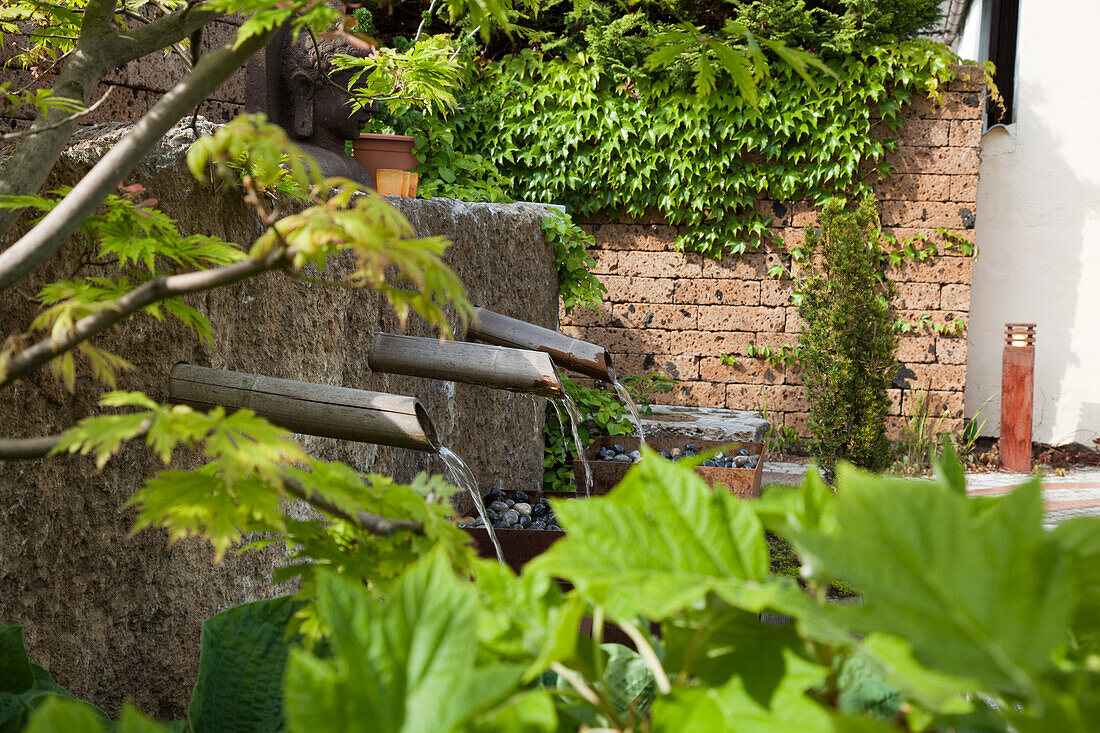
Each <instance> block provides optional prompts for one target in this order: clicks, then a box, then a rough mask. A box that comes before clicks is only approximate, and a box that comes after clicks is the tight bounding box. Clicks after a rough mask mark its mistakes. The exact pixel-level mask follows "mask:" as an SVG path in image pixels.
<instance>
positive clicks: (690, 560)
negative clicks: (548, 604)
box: [529, 452, 790, 622]
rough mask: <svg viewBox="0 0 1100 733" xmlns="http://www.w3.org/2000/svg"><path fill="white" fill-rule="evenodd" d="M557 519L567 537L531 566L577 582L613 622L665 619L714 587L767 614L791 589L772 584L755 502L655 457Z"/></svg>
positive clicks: (560, 506) (562, 510) (561, 510)
mask: <svg viewBox="0 0 1100 733" xmlns="http://www.w3.org/2000/svg"><path fill="white" fill-rule="evenodd" d="M555 512H556V513H557V515H558V517H559V518H560V519H561V522H562V525H563V526H565V527H566V528H567V530H568V533H567V534H566V536H565V538H564V539H562V540H560V541H559V542H556V543H555V544H554V545H553V547H551V548H550V549H549V550H548V551H547V552H546V553H545V554H543V555H541V556H540V557H537V558H535V559H534V560H533V561H532V562H531V563H530V565H529V567H530V568H531V570H532V571H537V572H542V573H546V574H548V575H552V576H555V577H560V578H564V579H566V580H568V581H570V582H571V583H573V584H574V585H575V586H576V587H577V589H578V590H579V591H580V592H581V593H583V594H584V595H585V596H587V597H588V598H590V599H591V600H592V601H593V602H595V603H597V604H599V605H602V606H605V607H606V608H607V611H608V615H609V616H610V617H612V618H617V619H621V620H629V621H631V622H633V620H634V619H635V617H636V616H637V615H638V614H641V615H643V616H646V617H648V618H651V619H655V620H660V619H662V618H665V617H667V616H669V615H671V614H673V613H675V612H676V611H678V610H680V609H682V608H684V607H686V606H688V605H690V604H692V603H694V602H696V601H698V600H699V599H701V598H702V597H704V596H705V595H706V594H707V593H708V592H710V591H712V590H713V591H715V592H717V593H719V594H720V595H722V596H723V597H725V598H727V600H729V601H730V602H731V603H734V604H735V605H739V606H743V607H746V608H753V609H756V610H759V609H760V608H763V607H766V606H767V605H769V604H770V603H772V602H774V601H775V599H776V598H777V597H779V596H781V595H782V594H783V593H785V592H787V591H789V590H790V586H788V585H785V584H783V583H782V582H780V581H778V580H775V581H769V580H768V553H767V545H766V544H765V542H764V533H763V530H762V529H761V526H760V521H759V520H758V519H757V518H756V516H755V515H754V514H753V512H752V510H751V509H750V508H749V507H748V506H747V505H746V503H745V502H743V501H741V500H740V499H738V498H737V497H735V496H733V495H732V494H730V493H728V492H725V491H711V489H710V488H709V487H708V486H707V485H706V484H705V483H703V481H702V480H701V479H700V478H699V477H698V476H697V475H695V473H694V472H693V471H692V470H691V469H689V468H685V467H682V466H677V465H676V464H674V463H671V462H669V461H665V460H663V459H662V458H661V457H660V456H658V455H656V454H654V453H652V452H647V454H646V458H645V460H643V461H642V462H641V463H639V464H638V465H636V466H634V467H633V468H632V469H631V470H630V472H629V473H628V474H627V475H626V478H624V479H623V481H622V483H620V484H619V486H618V487H617V488H615V490H614V491H612V492H611V493H610V494H608V495H607V496H603V497H593V498H591V499H586V500H584V501H567V502H558V503H556V504H555Z"/></svg>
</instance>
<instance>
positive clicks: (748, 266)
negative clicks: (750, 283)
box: [702, 252, 768, 280]
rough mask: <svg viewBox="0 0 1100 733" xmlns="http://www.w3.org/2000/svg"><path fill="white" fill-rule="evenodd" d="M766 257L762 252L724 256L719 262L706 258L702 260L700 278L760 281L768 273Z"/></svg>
mask: <svg viewBox="0 0 1100 733" xmlns="http://www.w3.org/2000/svg"><path fill="white" fill-rule="evenodd" d="M766 257H767V256H766V255H765V254H764V253H763V252H746V253H744V254H739V255H726V256H725V257H723V258H722V259H721V260H715V259H712V258H709V257H708V258H706V259H705V260H703V269H702V277H710V278H728V279H733V280H760V279H762V278H763V277H764V276H765V275H766V274H767V272H768V267H767V264H766Z"/></svg>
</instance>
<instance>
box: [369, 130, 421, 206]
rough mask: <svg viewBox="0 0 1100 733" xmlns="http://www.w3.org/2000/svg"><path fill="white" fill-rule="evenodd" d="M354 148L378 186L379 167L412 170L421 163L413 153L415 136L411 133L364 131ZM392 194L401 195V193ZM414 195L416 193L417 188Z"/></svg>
mask: <svg viewBox="0 0 1100 733" xmlns="http://www.w3.org/2000/svg"><path fill="white" fill-rule="evenodd" d="M352 148H353V150H354V151H355V160H356V161H358V162H359V165H361V166H363V167H364V168H366V169H367V171H368V172H369V173H370V176H371V180H373V181H374V182H375V187H376V188H377V186H378V183H379V181H378V169H379V168H384V169H389V170H399V171H411V170H412V169H413V168H415V167H416V166H418V165H420V161H418V160H417V159H416V156H415V155H413V152H412V148H413V138H412V137H410V136H409V135H376V134H373V133H363V134H361V135H360V136H359V139H358V140H353V141H352ZM380 193H382V192H381V191H380ZM390 195H400V193H394V194H390ZM413 195H416V194H415V189H414V193H413Z"/></svg>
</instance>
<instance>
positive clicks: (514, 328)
mask: <svg viewBox="0 0 1100 733" xmlns="http://www.w3.org/2000/svg"><path fill="white" fill-rule="evenodd" d="M474 316H475V318H474V320H473V322H471V324H470V328H469V330H468V331H467V332H466V337H467V338H470V339H475V340H477V341H483V342H485V343H487V344H496V345H498V346H511V347H513V348H517V349H531V350H534V351H542V352H544V353H546V354H549V355H550V358H552V359H553V360H554V363H555V364H557V365H558V366H561V367H565V368H566V369H569V370H571V371H574V372H579V373H581V374H585V375H587V376H589V377H595V378H596V379H605V380H607V381H609V382H610V381H612V380H613V379H614V370H613V369H612V367H611V354H609V353H608V351H607V349H605V348H604V347H602V346H597V345H596V344H590V343H588V342H587V341H581V340H580V339H575V338H572V337H571V336H566V335H565V334H563V333H558V332H557V331H551V330H550V329H548V328H543V327H542V326H536V325H534V324H533V323H527V322H526V321H520V320H517V319H515V318H509V317H508V316H502V315H501V314H499V313H494V312H493V311H488V310H485V309H484V308H475V309H474Z"/></svg>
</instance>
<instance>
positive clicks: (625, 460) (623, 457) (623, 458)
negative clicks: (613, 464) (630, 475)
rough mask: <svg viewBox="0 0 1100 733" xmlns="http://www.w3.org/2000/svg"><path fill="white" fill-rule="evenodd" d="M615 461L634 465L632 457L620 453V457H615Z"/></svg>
mask: <svg viewBox="0 0 1100 733" xmlns="http://www.w3.org/2000/svg"><path fill="white" fill-rule="evenodd" d="M615 460H616V461H618V462H619V463H633V462H634V459H633V458H631V457H630V456H628V455H627V454H626V453H620V454H619V455H617V456H615Z"/></svg>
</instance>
